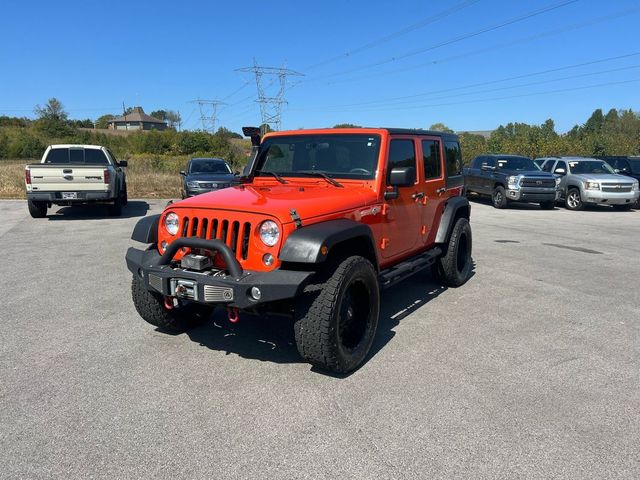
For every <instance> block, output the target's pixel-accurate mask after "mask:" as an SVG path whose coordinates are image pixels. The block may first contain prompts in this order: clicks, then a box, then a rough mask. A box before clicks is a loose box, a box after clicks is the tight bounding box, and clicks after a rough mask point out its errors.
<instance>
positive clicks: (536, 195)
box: [464, 154, 558, 210]
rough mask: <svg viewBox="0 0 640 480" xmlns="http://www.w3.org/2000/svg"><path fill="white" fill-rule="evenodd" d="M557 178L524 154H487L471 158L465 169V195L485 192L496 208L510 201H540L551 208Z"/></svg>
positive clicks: (504, 205) (541, 205) (555, 193)
mask: <svg viewBox="0 0 640 480" xmlns="http://www.w3.org/2000/svg"><path fill="white" fill-rule="evenodd" d="M557 183H558V182H557V181H556V179H555V178H554V176H553V175H552V174H550V173H546V172H542V171H541V170H540V168H539V167H538V166H537V165H536V164H535V163H534V162H533V160H531V159H530V158H527V157H521V156H519V155H499V154H490V155H489V154H487V155H480V156H477V157H476V158H474V159H473V160H472V162H471V165H470V166H469V168H465V169H464V188H465V192H466V193H467V194H470V193H474V194H479V195H488V196H490V197H491V202H492V203H493V206H494V207H495V208H504V207H506V206H507V204H508V203H509V202H521V203H539V204H540V207H541V208H543V209H545V210H552V209H553V208H554V207H555V204H556V199H557V188H556V187H557Z"/></svg>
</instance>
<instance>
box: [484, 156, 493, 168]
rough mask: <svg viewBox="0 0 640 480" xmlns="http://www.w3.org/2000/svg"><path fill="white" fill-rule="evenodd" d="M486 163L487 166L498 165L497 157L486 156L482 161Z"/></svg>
mask: <svg viewBox="0 0 640 480" xmlns="http://www.w3.org/2000/svg"><path fill="white" fill-rule="evenodd" d="M482 163H483V164H484V165H486V166H487V167H495V166H496V158H495V157H484V160H483V161H482Z"/></svg>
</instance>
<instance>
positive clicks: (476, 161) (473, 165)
mask: <svg viewBox="0 0 640 480" xmlns="http://www.w3.org/2000/svg"><path fill="white" fill-rule="evenodd" d="M482 162H484V157H476V158H474V159H473V161H472V162H471V168H480V167H481V166H482Z"/></svg>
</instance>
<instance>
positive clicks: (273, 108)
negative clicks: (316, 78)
mask: <svg viewBox="0 0 640 480" xmlns="http://www.w3.org/2000/svg"><path fill="white" fill-rule="evenodd" d="M236 71H238V72H251V73H253V74H254V75H255V77H256V88H257V89H258V100H257V102H258V103H259V104H260V116H261V117H262V126H261V128H262V129H263V130H264V129H265V126H267V125H268V126H269V127H271V128H272V129H273V130H280V127H281V125H282V105H283V104H285V103H287V101H286V100H285V98H284V92H285V88H286V85H287V76H289V75H291V76H303V75H304V74H302V73H300V72H296V71H294V70H290V69H288V68H278V67H261V66H259V65H258V62H257V61H256V59H255V58H254V59H253V66H252V67H244V68H239V69H237V70H236ZM264 77H272V81H271V83H269V85H267V86H266V87H265V85H264V84H263V80H264ZM276 81H277V82H278V86H277V90H276V91H275V93H274V94H272V95H268V94H267V92H266V90H267V89H268V88H269V87H270V86H271V85H273V84H274V83H275V82H276ZM262 133H265V132H264V131H263V132H262Z"/></svg>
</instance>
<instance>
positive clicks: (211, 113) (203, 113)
mask: <svg viewBox="0 0 640 480" xmlns="http://www.w3.org/2000/svg"><path fill="white" fill-rule="evenodd" d="M189 103H197V104H198V108H199V109H200V121H201V122H202V129H203V130H204V131H205V132H209V133H214V132H215V130H216V122H217V121H218V106H220V105H226V104H225V103H223V102H221V101H220V100H203V99H202V98H200V97H198V98H196V99H195V100H191V101H190V102H189Z"/></svg>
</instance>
